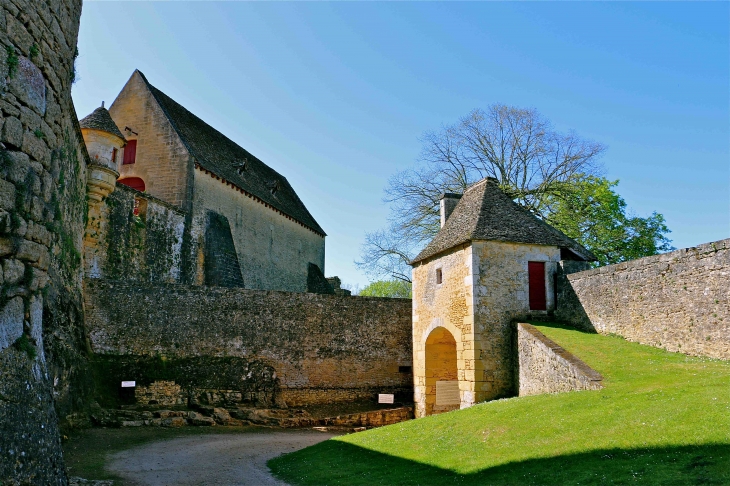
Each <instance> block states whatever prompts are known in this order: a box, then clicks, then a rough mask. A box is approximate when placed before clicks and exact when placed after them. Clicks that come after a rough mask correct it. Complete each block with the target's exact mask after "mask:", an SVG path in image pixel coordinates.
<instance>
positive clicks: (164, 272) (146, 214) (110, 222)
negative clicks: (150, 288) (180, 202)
mask: <svg viewBox="0 0 730 486" xmlns="http://www.w3.org/2000/svg"><path fill="white" fill-rule="evenodd" d="M135 206H136V212H137V214H135ZM184 230H185V213H184V212H183V211H181V210H180V209H178V208H177V207H175V206H173V205H171V204H168V203H166V202H164V201H162V200H160V199H157V198H155V197H153V196H150V195H149V194H145V193H141V192H138V191H136V190H134V189H131V188H129V187H127V186H124V185H122V184H117V187H116V189H115V190H114V192H112V193H111V194H110V195H109V196H108V197H107V198H106V200H105V201H104V202H103V203H102V204H99V205H97V206H95V207H93V208H92V209H91V210H90V212H89V218H88V223H87V227H86V233H85V235H84V267H85V268H84V270H85V273H86V276H87V277H89V278H107V279H115V280H139V281H144V282H164V283H178V282H180V281H181V279H182V269H181V268H182V243H183V233H184Z"/></svg>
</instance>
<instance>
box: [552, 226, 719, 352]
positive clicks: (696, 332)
mask: <svg viewBox="0 0 730 486" xmlns="http://www.w3.org/2000/svg"><path fill="white" fill-rule="evenodd" d="M566 263H567V262H566ZM728 302H730V239H726V240H720V241H716V242H714V243H705V244H703V245H699V246H696V247H692V248H685V249H682V250H677V251H673V252H670V253H664V254H662V255H655V256H651V257H646V258H640V259H638V260H633V261H629V262H625V263H620V264H616V265H607V266H605V267H600V268H596V269H593V270H588V271H582V272H577V273H571V269H570V268H569V267H568V266H567V265H566V266H564V267H563V272H562V274H561V275H560V276H559V293H558V308H557V310H556V313H555V317H556V318H557V319H558V320H560V321H563V322H567V323H570V324H572V325H574V326H577V327H581V328H584V329H588V330H594V331H597V332H599V333H602V334H608V333H614V334H618V335H620V336H623V337H624V338H626V339H628V340H629V341H635V342H639V343H642V344H648V345H650V346H656V347H660V348H664V349H666V350H668V351H676V352H682V353H686V354H689V355H695V356H709V357H713V358H720V359H730V305H728Z"/></svg>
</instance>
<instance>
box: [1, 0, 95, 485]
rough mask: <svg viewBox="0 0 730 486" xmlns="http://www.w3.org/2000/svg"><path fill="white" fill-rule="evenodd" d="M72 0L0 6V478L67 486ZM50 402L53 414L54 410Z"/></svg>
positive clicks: (73, 340) (71, 363) (76, 182)
mask: <svg viewBox="0 0 730 486" xmlns="http://www.w3.org/2000/svg"><path fill="white" fill-rule="evenodd" d="M80 15H81V0H47V1H39V0H32V1H31V0H3V1H2V2H0V263H1V267H2V269H1V271H0V483H2V484H3V485H7V484H10V485H14V484H66V474H65V471H64V464H63V459H62V456H61V447H60V439H59V431H58V430H59V429H58V427H59V425H58V418H57V415H56V410H58V412H59V413H60V415H61V418H62V419H65V418H66V417H67V416H72V415H73V413H74V411H76V410H78V409H79V408H80V407H82V406H83V403H84V401H85V397H86V396H88V392H89V382H88V380H87V373H86V370H87V368H86V358H85V356H86V348H85V345H84V343H85V341H84V334H83V310H82V301H81V238H82V234H83V222H84V215H85V213H86V194H85V192H86V184H85V177H86V165H87V163H88V154H87V153H86V148H85V146H84V145H83V139H82V136H81V132H80V129H79V127H78V122H77V121H76V120H77V117H76V113H75V110H74V108H73V105H72V102H71V85H72V83H73V79H74V59H75V57H76V39H77V35H78V26H79V18H80ZM54 401H55V405H56V410H54Z"/></svg>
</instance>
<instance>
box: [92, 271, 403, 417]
mask: <svg viewBox="0 0 730 486" xmlns="http://www.w3.org/2000/svg"><path fill="white" fill-rule="evenodd" d="M85 297H86V312H87V314H86V315H87V327H88V330H89V336H90V340H91V347H92V349H93V352H94V353H95V355H96V357H95V362H96V363H97V365H98V368H97V369H98V370H99V373H98V377H99V380H100V381H102V382H103V383H100V382H99V381H97V383H98V385H99V389H100V390H104V389H106V390H107V397H101V399H102V401H103V400H104V399H107V400H109V399H113V396H112V395H114V394H115V393H117V392H118V387H119V382H120V381H121V380H135V381H138V385H139V386H143V387H145V393H150V392H151V390H153V389H154V388H155V386H157V388H159V385H155V386H153V387H152V388H151V387H150V385H152V384H153V383H155V382H157V381H163V380H164V381H174V382H175V384H176V385H179V386H180V387H181V389H182V390H183V392H184V393H185V394H186V396H187V397H188V399H189V400H193V401H197V402H199V403H209V402H210V401H211V400H213V401H214V402H215V401H216V400H218V401H224V402H225V401H234V402H236V401H240V402H248V403H252V404H253V405H267V404H278V405H283V404H284V403H286V404H287V405H289V406H298V405H305V404H312V403H323V402H330V401H344V400H353V399H358V398H373V397H374V396H375V394H377V393H395V394H397V395H398V396H399V398H398V399H399V400H400V401H410V398H411V396H412V390H413V383H412V380H413V377H412V373H411V372H410V367H411V365H412V354H411V353H412V348H411V341H410V336H411V320H410V316H411V302H410V300H405V299H383V298H367V297H341V296H335V295H318V294H305V293H286V292H274V291H257V290H246V289H226V288H212V287H202V288H201V287H190V286H182V285H149V284H148V285H144V284H135V283H134V282H112V281H104V280H89V281H87V282H86V292H85ZM167 385H168V387H167V389H168V390H169V389H170V388H169V384H167ZM166 393H167V392H166ZM216 396H217V397H218V398H215V397H216ZM211 397H213V398H211Z"/></svg>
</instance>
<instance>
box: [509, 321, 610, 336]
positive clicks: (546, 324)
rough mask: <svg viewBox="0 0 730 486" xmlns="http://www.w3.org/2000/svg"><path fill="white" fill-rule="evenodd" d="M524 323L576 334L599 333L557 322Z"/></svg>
mask: <svg viewBox="0 0 730 486" xmlns="http://www.w3.org/2000/svg"><path fill="white" fill-rule="evenodd" d="M524 322H527V323H528V324H532V325H533V326H541V327H553V328H555V329H565V330H567V331H575V332H580V333H583V334H598V332H597V331H595V330H591V329H585V328H582V327H576V326H571V325H570V324H564V323H562V322H555V321H551V322H548V321H535V320H528V321H524Z"/></svg>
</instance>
